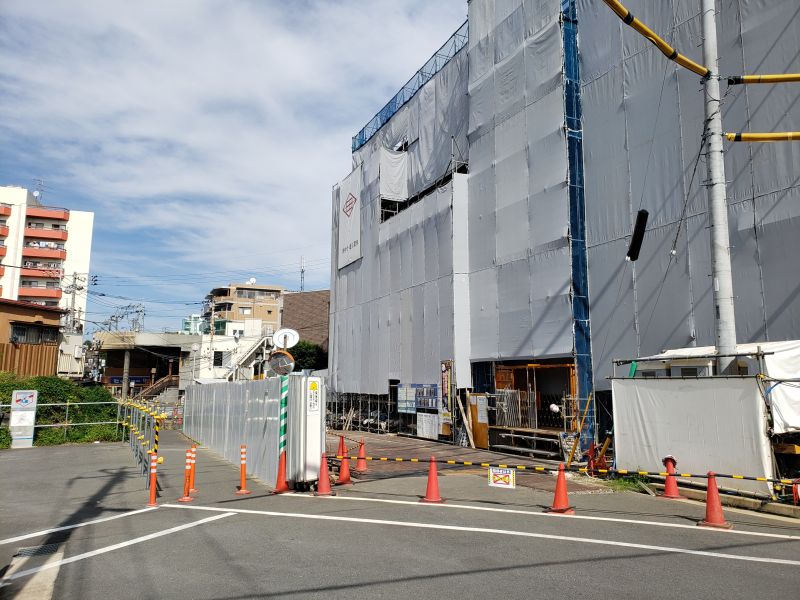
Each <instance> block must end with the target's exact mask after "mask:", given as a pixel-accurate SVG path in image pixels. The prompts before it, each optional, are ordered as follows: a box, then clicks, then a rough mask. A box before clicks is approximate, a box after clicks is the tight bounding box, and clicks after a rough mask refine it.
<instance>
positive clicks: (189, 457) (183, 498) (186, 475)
mask: <svg viewBox="0 0 800 600" xmlns="http://www.w3.org/2000/svg"><path fill="white" fill-rule="evenodd" d="M191 461H192V451H191V450H187V451H186V467H185V468H184V470H183V496H181V497H180V498H178V502H191V501H192V500H194V498H192V497H191V496H190V495H189V485H190V484H189V479H190V477H191V471H192V462H191Z"/></svg>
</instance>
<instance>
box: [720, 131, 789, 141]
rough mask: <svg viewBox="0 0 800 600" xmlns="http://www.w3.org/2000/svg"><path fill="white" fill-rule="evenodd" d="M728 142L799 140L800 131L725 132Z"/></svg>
mask: <svg viewBox="0 0 800 600" xmlns="http://www.w3.org/2000/svg"><path fill="white" fill-rule="evenodd" d="M725 137H726V138H728V141H729V142H792V141H795V142H800V131H782V132H780V133H726V134H725Z"/></svg>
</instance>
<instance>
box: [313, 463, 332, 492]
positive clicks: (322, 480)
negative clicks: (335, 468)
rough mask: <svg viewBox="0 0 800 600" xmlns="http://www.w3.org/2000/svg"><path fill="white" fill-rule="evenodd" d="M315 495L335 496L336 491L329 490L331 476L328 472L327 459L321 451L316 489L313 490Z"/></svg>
mask: <svg viewBox="0 0 800 600" xmlns="http://www.w3.org/2000/svg"><path fill="white" fill-rule="evenodd" d="M314 495H315V496H335V495H336V493H335V492H333V491H331V476H330V474H329V473H328V459H327V457H326V456H325V453H324V452H323V453H322V459H321V460H320V462H319V480H318V481H317V490H316V491H315V492H314Z"/></svg>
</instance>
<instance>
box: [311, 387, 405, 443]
mask: <svg viewBox="0 0 800 600" xmlns="http://www.w3.org/2000/svg"><path fill="white" fill-rule="evenodd" d="M326 424H327V426H328V427H329V428H330V429H337V430H345V431H347V430H351V431H370V432H373V433H398V432H400V429H401V423H400V418H399V414H398V412H397V401H396V399H393V398H392V397H391V396H390V395H388V394H351V393H340V392H333V391H330V390H329V391H328V411H327V414H326Z"/></svg>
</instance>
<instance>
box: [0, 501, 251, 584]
mask: <svg viewBox="0 0 800 600" xmlns="http://www.w3.org/2000/svg"><path fill="white" fill-rule="evenodd" d="M165 506H166V505H165ZM235 514H236V513H235V512H234V511H223V514H221V515H214V516H213V517H207V518H205V519H200V520H199V521H193V522H191V523H186V524H184V525H178V526H177V527H171V528H170V529H165V530H163V531H158V532H156V533H150V534H148V535H143V536H141V537H138V538H134V539H132V540H128V541H127V542H120V543H119V544H113V545H112V546H106V547H104V548H98V549H97V550H92V551H90V552H84V553H83V554H76V555H75V556H70V557H69V558H64V559H62V560H56V561H53V562H50V563H47V564H44V565H42V566H40V567H35V568H33V569H27V570H25V571H19V572H17V573H14V574H13V575H10V576H9V577H5V578H4V579H2V580H0V587H3V586H4V585H8V582H10V581H13V580H14V579H19V578H20V577H26V576H28V575H33V574H34V573H38V572H39V571H44V570H46V569H53V568H55V567H60V566H61V565H68V564H69V563H74V562H77V561H79V560H84V559H86V558H91V557H93V556H97V555H99V554H105V553H106V552H112V551H114V550H119V549H120V548H125V547H127V546H132V545H134V544H141V543H142V542H146V541H148V540H152V539H155V538H158V537H162V536H164V535H170V534H172V533H176V532H178V531H182V530H184V529H189V528H190V527H197V526H198V525H203V524H205V523H210V522H211V521H216V520H218V519H224V518H225V517H232V516H233V515H235Z"/></svg>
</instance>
